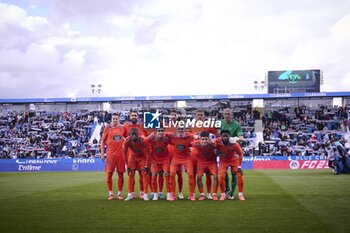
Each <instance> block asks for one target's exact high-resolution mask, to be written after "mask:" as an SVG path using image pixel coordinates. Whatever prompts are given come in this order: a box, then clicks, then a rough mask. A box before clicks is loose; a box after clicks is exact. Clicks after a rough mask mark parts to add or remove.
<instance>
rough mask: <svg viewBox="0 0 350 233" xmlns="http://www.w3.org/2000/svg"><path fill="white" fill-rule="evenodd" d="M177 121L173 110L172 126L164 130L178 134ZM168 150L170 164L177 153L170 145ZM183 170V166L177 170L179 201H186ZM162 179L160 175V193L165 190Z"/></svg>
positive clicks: (170, 120)
mask: <svg viewBox="0 0 350 233" xmlns="http://www.w3.org/2000/svg"><path fill="white" fill-rule="evenodd" d="M177 119H178V112H177V111H176V110H175V109H172V110H171V111H170V119H169V124H168V126H170V127H167V128H164V130H165V132H166V133H173V134H176V133H177V129H176V122H177ZM168 150H169V159H170V162H171V161H172V159H173V155H174V153H175V147H174V145H172V144H169V145H168ZM182 170H183V169H182V166H179V167H178V168H177V169H176V175H177V183H178V194H177V197H178V198H179V199H184V195H183V193H182V188H183V176H182ZM161 178H162V174H160V175H159V191H160V192H161V191H162V190H163V185H162V184H163V183H162V180H161ZM167 199H168V197H167Z"/></svg>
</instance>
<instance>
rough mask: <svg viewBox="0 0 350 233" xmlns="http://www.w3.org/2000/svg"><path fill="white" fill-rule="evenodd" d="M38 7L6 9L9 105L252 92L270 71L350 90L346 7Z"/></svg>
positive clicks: (325, 3)
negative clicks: (300, 72)
mask: <svg viewBox="0 0 350 233" xmlns="http://www.w3.org/2000/svg"><path fill="white" fill-rule="evenodd" d="M30 3H31V4H29V6H28V9H24V8H23V9H22V8H20V7H18V6H14V5H9V4H3V3H0V15H1V17H0V68H1V70H2V71H1V72H2V73H1V75H0V78H1V84H3V85H1V87H0V93H1V94H0V97H50V96H56V97H61V96H68V95H69V96H73V95H74V96H87V95H90V89H89V88H90V84H93V83H102V84H103V95H106V96H117V95H165V94H171V95H176V94H221V93H222V94H223V93H228V94H229V93H233V94H234V93H250V92H252V91H253V80H259V79H260V80H261V79H263V78H264V75H265V72H266V71H268V70H283V69H309V68H311V69H317V68H320V69H322V70H323V72H324V76H325V82H326V84H325V86H324V87H323V90H327V91H336V90H346V89H348V86H349V85H347V84H349V81H347V80H350V79H349V73H350V71H349V69H350V68H349V66H348V64H347V63H348V62H347V61H349V60H350V51H349V49H350V46H348V41H350V32H349V30H350V16H349V15H347V13H348V12H347V10H346V9H349V7H350V3H349V1H346V0H336V1H335V2H334V1H330V0H320V1H317V2H314V1H301V0H300V1H299V0H297V1H293V2H288V1H273V0H270V1H267V2H266V1H264V2H261V1H258V0H248V1H244V2H241V1H224V0H218V1H215V2H213V1H209V0H205V1H197V0H191V1H188V0H179V1H160V0H150V1H137V0H133V1H123V0H118V1H112V0H105V1H93V0H88V1H84V4H81V2H79V1H68V0H60V1H54V2H51V4H52V5H53V7H52V11H53V12H52V15H45V14H44V13H43V12H42V13H41V14H40V15H31V14H30V13H29V12H33V11H31V10H32V9H35V12H40V10H42V8H41V6H42V4H43V3H44V2H42V1H41V0H32V1H30ZM45 3H47V2H45ZM31 5H35V8H33V7H31ZM335 78H337V80H340V81H339V82H334V80H335ZM5 80H9V82H8V84H7V83H6V82H5ZM207 80H209V81H207ZM14 83H17V84H18V86H24V87H25V88H27V89H25V90H27V91H20V90H18V91H17V90H16V91H13V84H14ZM33 83H34V87H32V88H28V86H33ZM338 84H342V85H338Z"/></svg>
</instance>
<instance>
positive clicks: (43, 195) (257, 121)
mask: <svg viewBox="0 0 350 233" xmlns="http://www.w3.org/2000/svg"><path fill="white" fill-rule="evenodd" d="M256 99H258V100H263V106H262V107H261V106H260V107H259V106H254V103H255V100H256ZM339 99H340V100H341V103H343V104H344V107H343V106H335V105H334V101H335V100H339ZM0 101H1V110H2V117H1V129H0V132H1V139H0V143H1V144H0V146H1V147H0V148H1V160H0V171H1V173H0V176H1V179H0V181H1V206H2V217H1V226H2V231H3V232H47V231H50V232H101V231H104V232H114V231H118V232H145V231H146V232H148V231H150V232H230V231H233V230H237V231H241V232H348V231H349V227H350V226H349V223H348V222H347V221H346V220H345V219H346V217H345V216H347V213H348V211H349V208H350V207H349V206H350V205H349V204H350V203H349V198H348V194H349V192H350V188H349V176H348V175H346V173H349V159H348V152H347V151H348V149H349V144H348V143H349V129H348V121H349V112H348V111H347V104H346V103H350V93H349V92H333V93H327V92H302V93H271V94H247V95H207V96H195V95H192V96H135V97H115V98H103V97H91V98H82V99H80V98H76V99H69V98H61V99H58V98H56V99H54V98H53V99H1V100H0ZM179 104H181V105H182V107H178V106H177V105H179ZM106 107H107V109H103V108H106ZM130 109H131V111H130ZM227 109H231V110H232V117H233V118H234V119H236V121H237V122H239V124H240V125H241V129H242V132H241V135H238V136H242V137H243V140H241V141H240V140H239V139H238V141H236V142H234V144H239V145H240V146H241V148H242V155H243V161H242V164H241V166H242V169H241V171H242V173H244V176H243V177H244V190H243V187H240V182H238V185H237V186H238V187H237V188H234V187H233V186H231V190H232V188H233V189H236V192H235V193H233V195H232V196H233V199H231V196H230V194H227V195H226V198H225V199H224V200H221V197H222V195H223V194H225V192H227V190H225V191H224V192H220V185H221V182H222V180H220V179H219V181H218V182H219V183H220V184H219V185H218V184H216V183H215V179H214V177H213V174H210V173H205V175H203V176H205V177H207V176H208V177H212V178H213V179H212V181H213V182H212V184H210V186H208V184H207V182H208V181H207V178H205V180H206V182H204V184H203V183H202V191H200V189H199V186H198V184H197V185H196V187H195V194H194V200H190V199H189V198H190V197H191V193H190V192H191V188H190V185H191V183H190V182H188V179H190V178H189V176H188V172H189V171H188V169H189V168H187V167H186V168H185V167H182V168H181V171H182V172H183V176H182V179H183V181H182V186H183V187H182V190H183V191H181V193H182V194H183V196H184V197H179V196H178V193H179V182H178V176H179V175H177V178H176V180H175V179H174V180H175V186H177V187H176V189H177V190H176V191H175V194H174V199H175V200H169V198H168V197H167V192H169V190H167V189H168V188H167V187H166V186H167V183H171V181H168V179H167V176H164V175H165V174H159V173H158V180H157V181H156V183H157V186H158V187H157V188H158V189H157V191H156V192H155V193H153V192H152V188H153V187H152V185H153V184H152V181H151V179H152V178H151V177H150V176H154V174H153V173H146V174H144V173H143V170H142V171H140V173H141V175H143V176H146V177H148V179H149V181H147V180H145V181H144V183H148V186H149V188H148V193H145V192H147V188H146V189H145V187H143V189H140V185H141V184H139V173H138V172H136V174H135V177H136V178H135V179H134V181H133V182H134V187H135V189H134V190H133V192H132V193H133V198H132V199H131V200H129V201H127V199H128V196H129V191H130V190H129V187H128V186H129V181H128V179H130V176H129V175H128V172H127V173H122V176H124V184H123V185H122V186H121V191H122V192H121V197H122V198H120V200H119V199H118V198H119V195H118V196H117V191H119V189H120V187H119V185H120V184H119V180H120V176H119V175H118V173H114V176H113V177H112V182H113V184H112V191H113V192H114V197H113V198H112V199H109V197H110V196H109V195H108V192H107V191H108V189H107V185H106V173H105V172H104V169H105V166H106V164H107V163H106V162H103V161H102V160H101V149H100V148H101V140H102V136H103V133H104V132H105V131H108V130H109V128H108V127H110V125H111V121H112V119H113V116H115V115H113V113H118V116H119V119H120V124H121V125H128V124H129V123H128V122H129V121H130V119H131V118H132V117H131V115H132V113H133V112H136V113H137V122H138V123H137V124H140V125H141V126H142V127H146V124H145V118H144V117H145V116H146V118H147V114H149V113H151V114H152V113H153V114H154V113H155V112H159V114H160V116H158V118H159V122H162V121H164V122H168V120H169V119H170V118H171V113H174V112H176V116H177V119H176V120H182V119H195V120H198V121H199V119H198V113H204V114H203V115H204V118H202V119H216V120H218V119H223V118H224V115H223V114H224V113H225V112H227ZM151 120H152V119H151ZM189 122H190V128H185V130H187V131H189V132H188V134H190V133H191V132H192V131H191V126H193V127H196V125H191V122H192V121H191V120H190V121H189ZM203 126H204V124H203ZM209 126H210V125H209ZM211 126H213V125H211ZM154 127H158V126H157V125H154ZM159 128H161V129H165V130H166V129H167V128H166V124H164V127H163V126H160V127H159ZM112 129H113V127H112ZM200 129H201V130H206V128H205V127H202V128H200ZM143 130H144V131H145V132H144V135H145V136H146V135H148V136H149V135H154V134H155V132H157V133H156V134H158V133H159V132H158V131H159V130H158V129H157V128H149V129H147V128H144V129H143ZM197 134H198V133H197ZM199 135H201V133H199ZM216 136H217V137H220V136H219V135H215V133H213V134H210V139H211V140H212V141H214V140H217V139H215V137H216ZM236 139H237V138H236ZM197 140H200V136H199V139H197ZM337 143H338V144H337ZM339 143H340V144H339ZM105 145H106V146H107V159H108V146H109V144H108V142H107V143H106V144H105ZM338 145H341V146H340V147H341V149H340V147H338ZM343 149H344V150H345V152H344V154H343ZM198 150H199V149H198ZM217 150H219V149H217ZM192 152H193V149H192ZM217 156H218V157H217ZM215 157H216V159H217V161H220V153H216V155H215ZM344 158H345V163H344ZM107 161H108V160H107ZM228 170H229V171H230V169H228ZM113 171H114V168H113ZM128 171H129V170H128ZM197 171H199V170H198V168H197ZM216 172H217V171H216ZM150 174H151V175H150ZM229 174H230V172H229ZM156 176H157V175H156ZM161 176H162V181H160V178H159V177H161ZM170 177H171V175H170ZM219 178H220V177H219ZM191 179H196V178H191ZM135 180H136V182H135ZM196 180H198V177H197V179H196ZM224 182H225V180H224ZM231 182H232V180H230V184H231ZM161 183H162V184H161ZM215 185H216V188H215ZM143 186H145V184H143ZM192 186H193V184H192ZM203 186H204V187H203ZM218 186H219V190H218ZM241 186H243V184H241ZM145 190H146V191H145ZM142 191H145V192H143V193H142ZM171 191H172V190H171ZM243 191H244V198H243V200H240V197H239V195H238V193H240V192H242V193H243ZM216 192H217V197H218V198H219V200H217V201H216V200H213V197H214V195H215V194H216ZM141 193H142V194H143V195H146V194H148V196H149V198H148V199H145V198H144V197H141ZM202 193H204V196H203V198H202V199H201V197H202ZM220 193H221V194H220ZM228 193H229V192H228ZM118 194H119V193H118ZM154 194H156V195H157V197H158V198H157V199H154ZM208 194H209V195H210V196H208ZM107 197H108V198H107ZM107 199H108V200H107ZM244 199H245V200H244Z"/></svg>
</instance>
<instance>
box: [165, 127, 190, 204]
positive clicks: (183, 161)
mask: <svg viewBox="0 0 350 233" xmlns="http://www.w3.org/2000/svg"><path fill="white" fill-rule="evenodd" d="M167 135H169V134H167ZM169 136H170V143H171V144H172V145H174V148H175V149H174V153H173V159H172V161H171V164H170V187H171V193H172V195H171V197H170V198H169V201H175V200H176V182H175V175H176V173H177V169H179V167H182V166H185V168H186V170H187V175H188V187H189V191H190V196H189V199H190V200H191V201H195V200H196V198H195V194H194V191H195V185H194V177H193V164H192V159H191V151H190V146H191V143H192V142H193V140H194V136H193V135H192V134H189V133H186V132H184V128H182V127H178V128H177V133H176V134H171V135H169Z"/></svg>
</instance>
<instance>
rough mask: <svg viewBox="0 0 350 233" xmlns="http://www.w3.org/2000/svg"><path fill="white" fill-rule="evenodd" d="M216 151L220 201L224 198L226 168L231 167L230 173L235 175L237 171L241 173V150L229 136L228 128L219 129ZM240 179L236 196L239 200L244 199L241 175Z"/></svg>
mask: <svg viewBox="0 0 350 233" xmlns="http://www.w3.org/2000/svg"><path fill="white" fill-rule="evenodd" d="M216 148H217V152H218V154H219V156H220V167H219V177H220V178H219V179H220V182H219V183H220V190H221V197H220V201H223V200H225V199H226V192H225V186H226V181H225V179H226V176H227V170H228V168H229V167H231V174H232V175H235V174H237V173H242V174H243V171H242V161H243V152H242V149H241V147H240V146H239V144H238V143H237V142H236V141H235V139H234V138H230V132H229V131H228V130H222V131H221V138H218V139H217V140H216ZM241 178H242V179H241V181H242V182H240V180H238V191H239V194H238V198H239V200H241V201H244V200H245V199H244V197H243V177H241ZM230 199H233V198H230Z"/></svg>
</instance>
